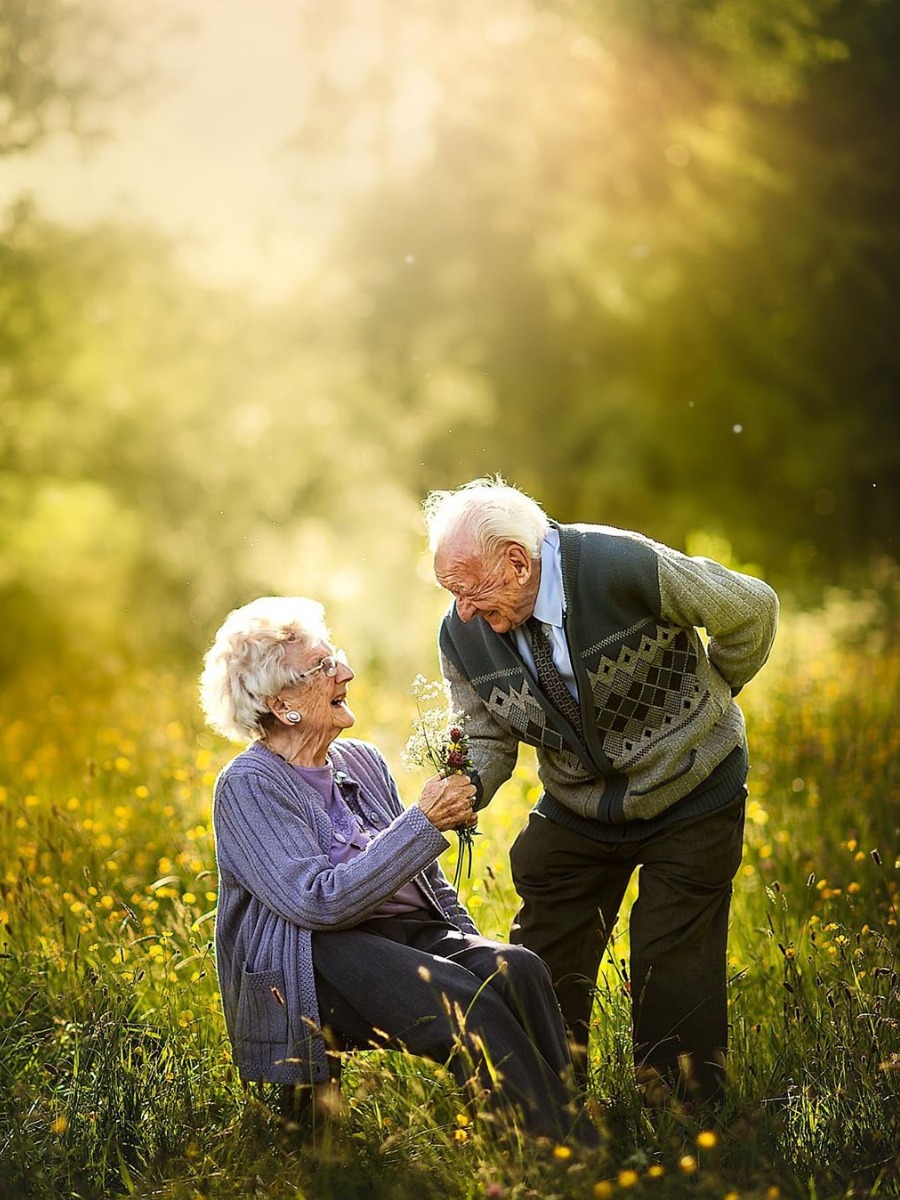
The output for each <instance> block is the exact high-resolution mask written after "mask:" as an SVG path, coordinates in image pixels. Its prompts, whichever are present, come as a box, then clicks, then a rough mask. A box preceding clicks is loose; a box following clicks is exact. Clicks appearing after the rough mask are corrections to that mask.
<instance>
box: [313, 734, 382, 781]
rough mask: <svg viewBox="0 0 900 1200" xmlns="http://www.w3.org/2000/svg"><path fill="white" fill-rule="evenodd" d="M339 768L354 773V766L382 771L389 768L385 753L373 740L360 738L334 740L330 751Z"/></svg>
mask: <svg viewBox="0 0 900 1200" xmlns="http://www.w3.org/2000/svg"><path fill="white" fill-rule="evenodd" d="M328 756H329V758H330V759H331V760H332V761H333V763H334V765H335V767H337V769H338V770H343V771H347V772H348V773H349V774H352V772H353V770H354V768H356V769H359V768H363V769H368V770H373V769H375V770H377V771H378V772H379V773H382V772H384V771H386V770H387V764H386V763H385V761H384V755H383V754H382V753H381V751H380V750H379V749H378V747H377V746H375V745H373V743H372V742H363V741H360V740H359V739H358V738H341V739H340V741H337V742H334V743H333V744H332V746H331V749H330V750H329V752H328Z"/></svg>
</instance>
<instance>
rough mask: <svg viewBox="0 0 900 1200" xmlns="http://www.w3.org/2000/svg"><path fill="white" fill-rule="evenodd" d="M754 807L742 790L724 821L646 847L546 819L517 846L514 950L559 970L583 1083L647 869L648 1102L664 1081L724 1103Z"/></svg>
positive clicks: (642, 954)
mask: <svg viewBox="0 0 900 1200" xmlns="http://www.w3.org/2000/svg"><path fill="white" fill-rule="evenodd" d="M745 800H746V791H745V790H744V789H741V791H740V793H739V794H738V795H737V796H735V797H734V798H733V799H732V800H731V801H730V802H729V803H728V804H726V805H725V806H723V807H721V808H719V809H716V810H715V811H714V812H713V813H710V814H708V815H706V816H703V817H699V818H696V819H694V820H686V821H683V822H676V823H673V824H671V825H668V826H665V827H664V828H663V829H661V830H658V831H657V832H655V833H654V834H652V835H651V836H649V837H647V838H645V839H643V840H640V841H619V842H610V841H600V840H595V839H593V838H588V837H584V836H582V835H581V834H579V833H575V832H574V831H572V830H570V829H567V828H565V827H564V826H563V825H560V824H557V823H556V822H555V821H551V820H549V819H547V818H545V817H543V816H541V815H540V814H538V813H536V812H532V813H531V814H530V816H529V818H528V823H527V824H526V826H525V828H524V829H523V830H522V832H521V833H520V834H519V836H518V837H517V838H516V841H515V843H514V844H513V847H512V850H511V852H510V862H511V865H512V874H513V880H514V882H515V885H516V890H517V891H518V893H519V896H520V897H521V899H522V905H521V908H520V909H519V912H518V914H517V915H516V918H515V921H514V923H513V927H512V931H511V934H510V941H512V942H514V943H519V944H522V945H524V946H527V947H528V948H529V949H530V950H533V951H534V952H535V953H537V954H539V955H540V956H541V958H543V960H544V962H546V964H547V965H548V967H549V968H550V973H551V975H552V977H553V981H554V986H555V988H556V993H557V997H558V999H559V1003H560V1007H561V1009H562V1013H563V1017H564V1018H565V1020H566V1024H567V1025H568V1027H569V1030H570V1032H571V1035H572V1039H573V1043H574V1047H575V1053H574V1058H575V1064H576V1073H577V1074H578V1076H579V1079H580V1082H581V1083H582V1085H584V1084H586V1082H587V1043H588V1031H589V1028H590V1016H591V1007H592V1004H593V999H594V993H595V985H596V979H597V972H598V969H599V966H600V961H601V958H602V956H603V952H604V950H605V948H606V945H607V942H608V940H609V936H610V934H611V933H612V930H613V926H614V925H615V922H616V918H617V916H618V912H619V908H620V906H621V903H622V899H623V897H624V895H625V890H626V888H627V887H628V883H629V880H630V879H631V877H632V875H633V873H634V871H635V870H636V869H637V868H640V874H639V879H638V898H637V900H636V901H635V903H634V906H633V908H632V911H631V921H630V938H631V1000H632V1020H633V1038H634V1054H635V1065H636V1068H637V1080H638V1083H642V1084H646V1085H647V1090H646V1094H647V1098H648V1099H650V1098H651V1094H652V1093H653V1092H654V1091H655V1090H658V1087H659V1084H660V1083H663V1084H666V1083H667V1084H669V1085H671V1086H672V1087H673V1088H675V1089H676V1090H677V1092H678V1094H679V1095H681V1096H684V1097H685V1098H689V1099H693V1100H697V1101H701V1102H702V1101H707V1100H713V1101H715V1100H718V1099H720V1098H721V1096H722V1094H723V1087H724V1061H725V1051H726V1047H727V1042H728V1018H727V995H726V942H727V936H728V913H729V907H730V902H731V887H732V879H733V878H734V876H735V874H736V872H737V869H738V867H739V866H740V861H741V852H742V845H743V828H744V807H745Z"/></svg>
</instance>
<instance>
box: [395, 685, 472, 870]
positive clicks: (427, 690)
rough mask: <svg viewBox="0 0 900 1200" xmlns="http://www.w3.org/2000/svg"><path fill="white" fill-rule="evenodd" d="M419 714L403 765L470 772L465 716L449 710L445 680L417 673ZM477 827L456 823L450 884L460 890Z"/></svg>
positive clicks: (450, 772) (414, 688)
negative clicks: (455, 839) (455, 852)
mask: <svg viewBox="0 0 900 1200" xmlns="http://www.w3.org/2000/svg"><path fill="white" fill-rule="evenodd" d="M412 694H413V698H414V699H415V702H416V710H417V712H418V717H417V720H416V723H415V726H414V728H413V732H412V733H411V734H410V737H409V740H408V741H407V743H406V747H405V749H404V750H403V752H402V754H401V756H400V757H401V758H402V760H403V765H404V766H406V767H408V768H410V769H411V770H412V769H414V768H416V767H432V768H433V769H434V770H435V771H436V772H437V773H438V774H439V775H469V774H471V771H472V761H471V759H470V758H469V744H468V739H467V737H466V733H465V718H464V717H460V716H456V715H454V714H452V713H450V695H449V688H448V687H447V685H446V683H443V682H440V683H437V682H433V681H432V682H431V683H429V682H428V681H427V680H426V679H425V676H424V675H417V676H416V677H415V679H414V680H413V683H412ZM476 833H477V830H475V829H470V828H469V827H468V825H458V826H457V827H456V836H457V837H458V838H459V853H458V855H457V858H456V873H455V875H454V877H453V887H454V889H455V890H456V891H458V890H459V885H460V882H461V881H462V872H463V861H464V859H467V861H468V870H467V874H466V878H467V879H468V878H470V877H471V875H472V846H473V845H474V839H475V836H476Z"/></svg>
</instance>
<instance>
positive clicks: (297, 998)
mask: <svg viewBox="0 0 900 1200" xmlns="http://www.w3.org/2000/svg"><path fill="white" fill-rule="evenodd" d="M328 759H329V762H330V763H331V764H332V766H333V767H334V769H335V772H336V773H338V772H340V773H341V776H342V778H341V790H342V792H343V795H344V798H345V799H346V801H347V803H348V805H349V807H350V808H351V809H353V810H355V811H356V812H358V813H360V814H361V815H364V817H365V819H366V821H367V823H368V824H370V825H371V826H372V827H374V828H376V829H377V830H378V831H379V832H378V833H377V834H376V836H375V837H374V838H373V839H372V841H371V843H370V844H369V845H368V846H367V848H366V849H365V851H364V852H363V853H362V854H360V855H359V856H358V857H356V858H354V859H353V860H352V861H350V862H346V863H340V864H338V865H337V866H332V864H331V863H330V861H329V859H328V849H329V847H330V846H331V822H330V821H329V819H328V817H327V816H326V814H325V811H324V809H323V806H322V802H321V800H320V799H319V798H318V796H317V793H316V792H315V791H314V790H313V789H312V788H311V787H310V786H308V785H307V784H306V783H305V782H304V781H303V780H302V779H301V778H300V776H299V775H298V774H297V772H296V771H294V770H293V769H292V768H291V767H290V766H289V765H288V764H287V763H286V762H284V760H283V759H281V758H279V757H278V755H277V754H273V753H272V751H271V750H269V749H267V748H266V747H265V746H263V745H261V744H260V743H258V742H257V743H254V744H253V745H251V746H250V747H249V749H247V750H245V751H244V752H243V753H242V754H239V755H238V756H237V757H236V758H234V759H232V761H231V762H230V763H229V764H228V765H227V766H226V767H225V769H224V770H223V771H222V773H221V775H220V776H219V778H218V780H217V781H216V788H215V801H214V806H213V824H214V828H215V835H216V859H217V863H218V869H219V904H218V911H217V914H216V930H215V942H216V967H217V970H218V976H219V987H220V990H221V993H222V1002H223V1007H224V1010H225V1022H226V1025H227V1028H228V1036H229V1038H230V1039H231V1044H232V1049H233V1053H234V1059H235V1063H236V1064H237V1067H238V1070H239V1071H240V1074H241V1077H242V1078H243V1079H256V1080H264V1081H267V1082H270V1083H280V1084H296V1083H310V1082H319V1081H322V1080H324V1079H326V1078H327V1076H328V1064H327V1059H326V1056H325V1044H324V1042H323V1040H322V1036H321V1031H320V1027H319V1010H318V1005H317V1003H316V991H315V981H314V976H313V960H312V939H311V934H312V931H313V930H317V929H321V930H340V929H348V928H350V927H352V926H354V925H358V924H359V923H360V922H361V921H364V920H366V919H367V918H368V917H370V916H371V915H372V913H373V912H374V910H375V909H376V908H377V907H378V906H379V905H380V904H382V903H383V902H384V901H385V900H387V899H388V898H389V897H390V896H392V895H393V894H394V892H396V891H397V889H398V888H400V887H401V886H402V885H403V884H405V883H408V882H409V880H411V879H413V878H415V880H416V882H417V883H418V884H419V885H420V887H421V888H422V890H423V891H424V893H425V895H426V897H427V898H428V900H429V902H430V904H431V906H432V907H433V909H434V911H435V912H436V913H437V914H439V915H440V916H443V917H445V918H446V919H448V920H449V921H451V922H452V923H453V924H454V925H456V926H458V927H459V928H461V929H462V930H463V932H464V933H473V934H476V933H477V932H478V931H477V929H476V928H475V925H474V924H473V922H472V920H471V918H470V917H469V915H468V913H466V911H465V909H464V908H463V907H462V905H461V904H460V902H459V899H458V897H457V895H456V893H455V892H454V891H453V889H452V888H451V886H450V884H449V883H448V882H447V880H446V878H445V877H444V875H443V873H442V872H441V870H440V868H439V866H438V864H437V862H436V859H437V856H438V855H439V854H441V853H442V852H443V851H444V850H446V849H447V847H448V845H449V843H448V841H447V839H446V838H445V837H444V835H443V834H442V833H441V832H439V830H438V829H436V828H435V826H434V825H432V823H431V822H430V821H429V820H428V818H427V817H426V816H425V814H424V813H423V812H422V810H421V809H420V808H417V807H412V808H408V809H404V808H403V806H402V804H401V802H400V799H399V797H398V795H397V789H396V786H395V784H394V781H393V779H392V778H391V776H390V773H389V772H388V769H387V765H386V764H385V762H384V760H383V758H382V757H381V755H380V754H379V753H378V751H377V750H376V749H375V747H374V746H370V745H367V744H366V743H365V742H357V741H351V740H342V741H340V742H335V743H333V745H332V746H331V748H330V749H329V751H328ZM397 985H398V981H397V980H386V981H385V986H386V987H393V986H397ZM360 1010H361V1011H362V1012H364V1011H365V998H364V997H361V998H360Z"/></svg>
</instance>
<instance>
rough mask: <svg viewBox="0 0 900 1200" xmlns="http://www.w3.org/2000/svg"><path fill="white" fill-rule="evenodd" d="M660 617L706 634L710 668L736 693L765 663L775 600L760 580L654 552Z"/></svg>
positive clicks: (704, 560)
mask: <svg viewBox="0 0 900 1200" xmlns="http://www.w3.org/2000/svg"><path fill="white" fill-rule="evenodd" d="M657 551H658V563H659V596H660V608H661V613H660V615H661V616H662V618H663V619H664V620H666V621H671V622H672V623H674V624H676V625H681V626H688V625H694V626H698V627H701V628H704V629H706V631H707V633H708V634H709V638H710V641H709V647H708V649H709V658H710V662H711V663H712V664H713V666H714V667H715V668H716V670H717V671H718V672H719V674H720V675H721V676H722V677H723V679H724V680H725V681H726V683H728V684H730V685H731V689H732V692H735V693H736V692H738V691H739V690H740V689H741V688H742V687H743V686H744V684H745V683H747V682H748V681H749V680H751V679H752V678H753V676H754V675H755V674H756V673H757V671H759V669H760V668H761V667H762V666H763V664H764V663H765V661H766V659H767V658H768V657H769V651H770V650H771V649H772V643H773V641H774V640H775V632H776V630H777V628H778V597H777V596H776V595H775V592H774V591H773V590H772V589H771V588H770V587H769V585H768V584H767V583H764V582H763V581H762V580H761V579H756V578H754V577H753V576H752V575H743V574H741V572H740V571H732V570H730V569H729V568H728V567H723V566H722V565H721V563H717V562H714V561H713V560H712V559H709V558H689V557H688V556H687V555H686V554H681V553H680V552H679V551H677V550H672V549H671V548H670V547H668V546H658V547H657Z"/></svg>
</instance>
